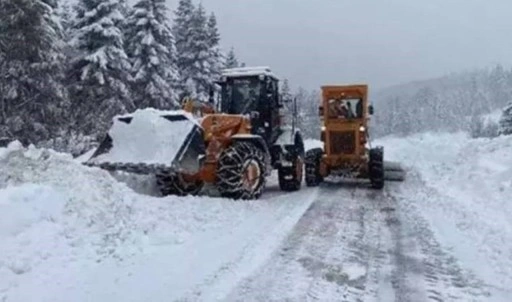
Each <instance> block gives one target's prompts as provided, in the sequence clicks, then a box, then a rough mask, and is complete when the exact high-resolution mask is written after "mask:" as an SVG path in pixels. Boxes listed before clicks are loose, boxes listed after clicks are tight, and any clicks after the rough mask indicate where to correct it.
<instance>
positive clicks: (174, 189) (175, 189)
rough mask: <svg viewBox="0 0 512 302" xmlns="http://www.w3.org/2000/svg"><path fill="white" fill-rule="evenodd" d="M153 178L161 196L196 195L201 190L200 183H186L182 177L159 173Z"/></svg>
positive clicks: (201, 185)
mask: <svg viewBox="0 0 512 302" xmlns="http://www.w3.org/2000/svg"><path fill="white" fill-rule="evenodd" d="M155 176H156V184H157V186H158V189H159V190H160V193H161V194H162V196H168V195H176V196H187V195H197V194H199V192H200V191H201V189H202V188H203V182H202V181H187V180H185V179H184V178H183V176H182V175H177V174H165V173H159V174H156V175H155Z"/></svg>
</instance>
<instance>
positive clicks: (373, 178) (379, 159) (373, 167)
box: [368, 148, 384, 190]
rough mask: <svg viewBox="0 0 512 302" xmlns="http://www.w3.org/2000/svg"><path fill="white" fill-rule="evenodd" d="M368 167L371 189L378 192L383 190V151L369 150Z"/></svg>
mask: <svg viewBox="0 0 512 302" xmlns="http://www.w3.org/2000/svg"><path fill="white" fill-rule="evenodd" d="M368 165H369V166H368V171H369V174H370V183H371V185H372V188H374V189H379V190H380V189H382V188H384V149H382V148H374V149H371V150H370V162H369V163H368Z"/></svg>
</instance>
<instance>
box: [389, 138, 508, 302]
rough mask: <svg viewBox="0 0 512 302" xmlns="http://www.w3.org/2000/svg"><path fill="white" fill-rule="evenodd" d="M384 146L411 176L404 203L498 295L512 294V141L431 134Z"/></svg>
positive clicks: (403, 195)
mask: <svg viewBox="0 0 512 302" xmlns="http://www.w3.org/2000/svg"><path fill="white" fill-rule="evenodd" d="M379 143H381V144H382V145H384V146H385V150H386V151H385V154H386V155H385V156H387V158H388V159H389V160H393V161H400V162H402V163H403V164H404V165H405V167H406V168H408V169H409V171H410V172H411V173H409V176H408V179H407V180H406V181H408V182H410V183H413V184H414V185H413V186H411V187H412V188H414V191H404V192H402V196H400V198H401V199H402V202H407V203H410V206H412V207H414V208H415V209H417V210H418V212H419V213H422V215H424V217H426V218H427V219H428V221H429V224H430V227H431V229H432V230H434V231H435V235H436V237H437V238H438V240H439V241H440V242H441V243H442V244H443V245H444V246H445V247H448V248H450V250H451V253H452V254H453V256H454V257H455V258H456V259H458V261H460V262H461V265H462V266H463V267H465V268H466V269H468V270H470V271H472V272H473V273H474V274H475V275H476V276H478V277H479V278H480V279H482V280H484V282H485V283H487V284H486V285H487V286H489V287H491V288H494V289H495V290H496V295H500V294H501V295H506V294H509V295H510V294H512V220H510V217H511V214H512V203H511V202H510V201H511V200H512V152H511V150H512V137H498V138H495V139H470V138H469V137H468V136H467V135H465V134H463V133H458V134H435V133H427V134H421V135H416V136H413V137H409V138H386V139H383V140H381V141H380V142H379Z"/></svg>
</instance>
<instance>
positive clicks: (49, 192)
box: [0, 143, 315, 301]
mask: <svg viewBox="0 0 512 302" xmlns="http://www.w3.org/2000/svg"><path fill="white" fill-rule="evenodd" d="M0 167H1V169H0V301H29V300H34V299H35V300H37V301H111V300H116V301H143V300H144V301H146V300H150V301H169V300H173V299H179V298H180V297H182V296H183V295H186V294H187V295H190V294H194V292H195V291H199V292H201V288H202V286H204V285H203V283H205V282H206V283H208V285H209V286H210V287H211V286H213V285H215V286H216V293H217V294H219V295H220V296H222V295H224V294H226V293H227V292H228V291H229V288H230V287H231V286H233V285H235V284H236V283H237V280H238V279H239V278H242V277H244V274H249V273H250V272H251V270H252V269H254V267H256V266H257V265H258V263H260V262H261V261H264V260H265V258H266V257H267V255H268V253H270V252H271V251H273V250H274V248H275V246H276V245H277V244H279V242H280V241H281V240H282V238H283V236H286V234H287V232H288V231H289V230H290V229H291V228H292V227H293V226H294V225H295V223H296V221H297V220H298V219H299V218H300V217H301V216H302V214H303V213H304V211H305V210H306V209H307V208H308V207H309V205H310V204H311V202H312V201H313V200H314V198H313V195H311V194H314V192H315V191H311V192H309V193H305V194H304V193H298V194H301V195H300V197H299V195H297V194H290V195H288V196H286V197H284V198H279V196H280V195H281V193H280V192H275V193H273V192H272V190H273V189H272V188H269V190H270V191H269V192H267V193H265V195H264V196H263V199H262V200H258V201H249V202H233V201H231V200H223V199H217V198H207V197H185V198H176V197H167V198H159V197H152V196H148V195H140V194H137V193H135V192H134V191H133V190H132V189H131V188H129V187H128V186H127V185H125V184H124V183H122V182H118V181H116V179H114V178H113V177H112V176H111V174H109V173H108V172H106V171H103V170H100V169H98V168H89V167H85V166H83V165H81V163H80V160H76V159H72V158H71V156H68V155H65V154H58V153H55V152H52V151H48V150H38V149H34V148H30V149H28V150H27V149H23V148H22V147H21V146H19V145H18V144H15V143H13V144H11V145H10V146H9V148H7V149H6V148H3V149H0ZM273 191H275V189H274V190H273ZM308 194H309V195H308ZM231 265H236V266H237V267H238V269H237V270H236V273H231V272H230V270H227V268H229V267H230V266H231ZM221 274H223V276H225V277H224V278H223V279H220V278H218V276H219V275H221Z"/></svg>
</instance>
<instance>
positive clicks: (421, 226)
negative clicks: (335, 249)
mask: <svg viewBox="0 0 512 302" xmlns="http://www.w3.org/2000/svg"><path fill="white" fill-rule="evenodd" d="M409 181H411V180H409ZM414 184H416V183H415V182H414V181H412V182H409V183H404V184H403V186H405V187H397V188H403V189H407V187H411V186H413V187H414V188H415V190H414V192H415V193H416V194H415V197H414V198H412V197H407V198H404V197H397V196H404V195H403V194H402V193H401V191H402V190H403V189H398V190H396V192H394V193H393V194H392V195H391V196H390V198H392V199H397V202H396V204H397V205H398V211H396V213H395V211H393V212H390V214H389V218H388V219H389V220H390V221H396V223H393V224H391V226H390V228H391V232H392V236H393V237H394V238H395V239H394V242H395V243H396V248H395V251H394V256H393V257H394V262H395V270H394V271H393V282H394V287H395V292H396V301H411V300H414V301H482V299H486V298H487V297H488V296H489V293H488V292H487V291H486V290H485V289H484V284H483V282H482V281H481V280H479V279H477V278H476V277H475V276H474V275H472V274H471V272H469V271H465V270H463V269H461V268H460V267H459V265H458V263H457V260H456V258H455V257H454V256H451V255H450V254H449V253H448V252H447V251H446V248H445V247H443V246H442V245H441V244H440V243H439V242H438V241H437V239H436V238H435V236H434V233H433V231H432V230H431V226H430V225H429V224H428V223H427V221H426V220H425V218H424V217H423V215H422V213H421V212H419V211H418V209H417V208H416V206H415V205H414V203H415V202H420V201H421V200H423V199H421V198H418V197H420V196H421V195H422V194H423V193H422V191H421V190H418V188H421V186H417V185H414ZM423 188H424V187H423ZM410 189H411V188H409V190H408V191H407V192H413V190H410ZM420 283H422V284H423V286H424V289H423V290H420V289H421V287H418V284H420Z"/></svg>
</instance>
